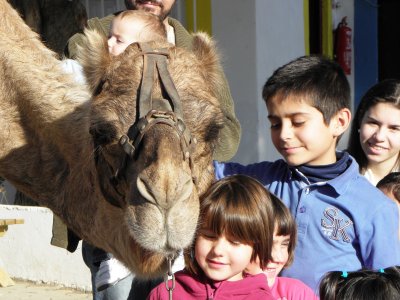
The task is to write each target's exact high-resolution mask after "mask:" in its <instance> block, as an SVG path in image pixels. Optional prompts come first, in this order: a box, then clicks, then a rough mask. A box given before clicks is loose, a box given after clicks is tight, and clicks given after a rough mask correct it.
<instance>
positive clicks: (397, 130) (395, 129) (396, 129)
mask: <svg viewBox="0 0 400 300" xmlns="http://www.w3.org/2000/svg"><path fill="white" fill-rule="evenodd" d="M389 129H390V130H391V131H394V132H399V131H400V127H399V126H392V127H389Z"/></svg>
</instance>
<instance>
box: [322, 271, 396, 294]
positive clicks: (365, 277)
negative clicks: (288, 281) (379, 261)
mask: <svg viewBox="0 0 400 300" xmlns="http://www.w3.org/2000/svg"><path fill="white" fill-rule="evenodd" d="M319 296H320V299H321V300H395V299H396V300H397V299H400V272H399V268H398V267H390V268H386V269H381V270H378V271H372V270H361V271H355V272H344V271H333V272H328V273H327V274H326V275H325V276H324V277H323V278H322V280H321V284H320V287H319Z"/></svg>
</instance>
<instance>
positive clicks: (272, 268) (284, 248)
mask: <svg viewBox="0 0 400 300" xmlns="http://www.w3.org/2000/svg"><path fill="white" fill-rule="evenodd" d="M289 244H290V235H277V234H276V230H275V231H274V239H273V244H272V253H271V256H272V261H270V262H268V264H267V268H266V269H264V274H265V275H266V276H267V279H268V285H269V286H270V287H271V286H272V285H273V284H274V283H275V278H276V277H277V276H278V274H279V273H280V272H281V271H282V269H283V268H284V266H285V265H286V263H287V262H288V259H289Z"/></svg>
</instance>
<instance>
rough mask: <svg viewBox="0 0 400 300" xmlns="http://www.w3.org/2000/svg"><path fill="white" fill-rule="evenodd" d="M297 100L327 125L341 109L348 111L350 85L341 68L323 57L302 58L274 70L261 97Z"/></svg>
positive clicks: (265, 98) (265, 99)
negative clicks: (314, 112) (295, 98)
mask: <svg viewBox="0 0 400 300" xmlns="http://www.w3.org/2000/svg"><path fill="white" fill-rule="evenodd" d="M276 95H279V96H280V97H282V98H283V99H285V98H287V97H288V96H289V95H296V96H299V101H301V100H302V99H304V100H305V101H306V102H309V104H310V105H311V106H313V107H315V108H316V109H317V110H319V111H320V112H321V113H322V115H323V117H324V122H325V124H326V125H328V124H329V123H330V120H331V118H332V117H333V116H335V115H336V114H337V113H338V112H339V111H340V110H341V109H343V108H349V109H350V85H349V82H348V80H347V78H346V75H345V74H344V72H343V70H342V68H341V67H340V66H339V64H337V63H336V62H334V61H332V60H330V59H327V58H324V57H322V56H316V55H314V56H302V57H299V58H297V59H295V60H293V61H291V62H289V63H287V64H285V65H283V66H282V67H280V68H278V69H277V70H275V72H274V73H273V74H272V76H271V77H270V78H269V79H268V80H267V82H266V83H265V85H264V88H263V91H262V97H263V99H264V101H265V102H266V103H267V102H268V101H269V99H271V98H273V97H275V96H276Z"/></svg>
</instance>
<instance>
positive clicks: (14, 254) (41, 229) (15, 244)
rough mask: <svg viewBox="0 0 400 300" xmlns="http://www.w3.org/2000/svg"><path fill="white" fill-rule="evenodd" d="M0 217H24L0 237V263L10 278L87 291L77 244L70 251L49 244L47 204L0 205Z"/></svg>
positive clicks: (87, 280)
mask: <svg viewBox="0 0 400 300" xmlns="http://www.w3.org/2000/svg"><path fill="white" fill-rule="evenodd" d="M0 218H1V219H24V221H25V223H24V224H16V225H9V226H8V231H7V232H6V234H5V235H4V236H3V237H0V266H1V267H2V268H3V269H5V270H6V271H7V272H8V274H9V275H10V276H11V277H12V278H19V279H24V280H30V281H34V282H43V283H57V284H62V285H64V286H67V287H73V288H79V289H82V290H85V291H91V290H92V289H91V282H90V276H91V275H90V271H89V268H88V267H87V266H86V265H85V264H84V262H83V259H82V254H81V250H82V249H81V244H79V247H78V249H77V250H76V251H75V252H74V253H70V252H68V251H67V250H64V249H61V248H58V247H55V246H51V245H50V239H51V229H52V222H53V214H52V212H51V211H50V210H49V209H47V208H41V207H28V206H15V205H0Z"/></svg>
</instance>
